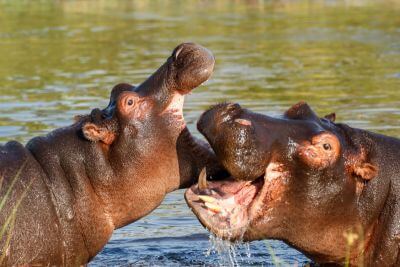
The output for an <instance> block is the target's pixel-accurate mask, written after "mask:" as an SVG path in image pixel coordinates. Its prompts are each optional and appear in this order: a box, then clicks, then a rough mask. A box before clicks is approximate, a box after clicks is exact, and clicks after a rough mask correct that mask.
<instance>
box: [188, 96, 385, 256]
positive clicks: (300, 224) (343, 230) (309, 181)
mask: <svg viewBox="0 0 400 267" xmlns="http://www.w3.org/2000/svg"><path fill="white" fill-rule="evenodd" d="M334 120H335V115H334V114H330V115H327V116H326V117H324V118H319V117H318V116H317V115H316V114H315V113H314V112H313V111H312V110H311V108H310V107H309V106H308V105H307V104H306V103H304V102H300V103H298V104H296V105H294V106H293V107H291V108H290V109H289V110H287V111H286V112H285V113H284V115H283V116H281V117H277V118H274V117H270V116H266V115H262V114H258V113H254V112H251V111H249V110H246V109H243V108H241V106H240V105H238V104H232V103H224V104H219V105H216V106H214V107H212V108H211V109H210V110H208V111H206V112H205V113H204V114H203V115H202V116H201V118H200V120H199V122H198V129H199V131H200V132H201V133H202V134H203V135H204V136H205V137H206V139H207V140H208V141H209V143H210V145H211V147H212V148H213V149H214V151H215V153H216V155H217V158H218V160H219V161H220V162H221V163H222V164H223V166H224V167H225V168H226V169H227V171H228V172H229V173H230V174H231V178H229V179H227V180H224V181H217V182H211V181H207V180H206V178H205V175H204V173H203V175H201V176H200V177H199V183H198V185H194V186H192V187H191V188H190V189H188V190H187V191H186V194H185V198H186V201H187V202H188V205H189V206H190V207H191V208H192V210H193V212H194V213H195V214H196V216H197V217H198V218H199V220H200V221H201V223H202V224H203V225H204V226H205V227H206V228H208V229H209V230H210V231H212V232H213V233H215V234H216V235H217V236H220V237H222V238H226V239H230V240H245V241H246V240H247V241H251V240H258V239H266V238H272V239H280V240H283V241H286V242H287V243H288V244H290V245H292V246H294V247H295V248H298V249H299V250H301V251H302V252H304V253H305V254H306V255H308V256H310V257H312V258H313V259H314V260H317V261H322V262H331V261H335V260H338V259H343V257H344V255H346V253H345V252H346V249H347V245H346V242H347V241H348V240H347V239H346V238H345V237H346V235H347V233H350V232H351V233H353V232H354V231H356V230H357V229H358V227H364V228H367V229H364V230H365V236H364V237H363V240H364V241H361V240H362V238H361V237H359V238H358V240H359V241H360V246H364V245H365V244H367V243H368V242H367V241H368V238H369V236H368V235H369V233H370V232H371V231H370V230H371V229H370V228H372V225H373V221H374V220H376V218H377V216H378V212H377V211H378V210H379V207H381V206H382V205H383V204H384V203H383V202H384V197H382V198H378V197H376V196H374V194H373V193H371V192H369V191H368V190H364V188H365V187H366V184H368V183H369V182H370V181H371V180H374V179H373V178H374V177H375V176H377V175H378V173H379V169H378V167H377V165H376V164H375V163H374V162H375V160H376V158H373V156H372V152H371V148H372V146H371V145H370V143H368V140H366V138H365V131H362V130H357V129H353V128H350V127H348V126H346V125H344V124H336V123H334ZM368 198H370V199H372V198H376V199H378V200H377V201H374V202H370V203H369V205H365V203H366V202H367V199H368ZM361 203H363V204H361ZM363 249H364V247H362V248H361V250H363Z"/></svg>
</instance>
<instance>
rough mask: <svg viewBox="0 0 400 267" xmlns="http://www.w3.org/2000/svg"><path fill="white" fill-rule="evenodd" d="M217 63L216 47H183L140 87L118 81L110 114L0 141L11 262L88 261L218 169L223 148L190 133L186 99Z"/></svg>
mask: <svg viewBox="0 0 400 267" xmlns="http://www.w3.org/2000/svg"><path fill="white" fill-rule="evenodd" d="M213 67H214V57H213V55H212V54H211V52H210V51H208V50H207V49H205V48H203V47H201V46H199V45H196V44H191V43H186V44H181V45H180V46H178V47H177V48H176V49H175V50H174V51H173V53H172V55H171V56H170V57H169V58H168V60H167V61H166V63H165V64H164V65H162V66H161V67H160V68H159V69H158V70H157V71H156V72H155V73H154V74H153V75H152V76H150V77H149V78H148V79H147V80H146V81H145V82H143V83H142V84H140V85H139V86H137V87H134V86H132V85H129V84H119V85H117V86H115V87H114V89H113V90H112V92H111V97H110V103H109V105H108V107H107V108H105V109H104V110H100V109H94V110H93V111H92V112H91V114H90V115H86V116H81V117H79V118H77V122H76V123H75V124H73V125H71V126H69V127H65V128H61V129H57V130H55V131H53V132H51V133H49V134H48V135H47V136H45V137H36V138H33V139H31V140H30V141H29V142H28V144H27V145H26V147H24V146H23V145H21V144H20V143H18V142H14V141H13V142H8V143H7V144H5V145H3V146H0V174H1V175H2V176H3V183H2V187H1V189H0V190H1V191H0V197H1V199H6V200H7V201H6V203H5V206H4V207H2V209H1V213H0V224H1V225H2V226H5V225H7V226H9V228H10V229H12V230H11V231H8V232H7V233H12V234H11V235H10V237H11V239H10V240H9V241H8V240H7V237H8V236H9V235H8V234H3V235H2V240H1V244H0V245H1V246H0V249H1V253H0V254H1V255H3V256H5V257H4V258H2V265H9V266H10V265H22V264H26V263H29V264H39V265H40V264H41V265H43V266H48V265H67V266H76V265H80V264H85V263H87V262H88V261H89V260H90V259H91V258H93V257H94V256H95V255H96V254H97V253H98V252H99V251H100V250H101V249H102V248H103V247H104V245H105V244H106V243H107V241H108V240H109V238H110V237H111V234H112V232H113V230H114V229H116V228H120V227H122V226H125V225H127V224H129V223H131V222H134V221H136V220H138V219H140V218H141V217H143V216H145V215H147V214H148V213H150V212H151V211H152V210H153V209H155V208H156V207H157V206H158V205H159V204H160V203H161V202H162V200H163V198H164V197H165V195H166V194H167V193H168V192H171V191H173V190H175V189H178V188H181V187H186V186H189V185H191V184H193V183H194V182H195V181H194V180H193V178H192V177H197V176H198V174H199V172H200V170H201V169H202V168H203V167H204V166H208V167H210V168H211V169H213V170H214V171H215V172H214V174H216V173H217V172H218V171H219V167H218V166H216V165H213V164H214V163H213V162H216V160H215V156H214V154H213V153H212V152H211V150H210V149H209V148H208V147H207V146H206V145H204V144H203V143H201V142H198V141H197V140H196V139H194V138H193V137H192V136H191V135H190V133H189V131H188V129H187V128H186V126H185V122H184V120H183V117H182V105H183V100H184V95H185V94H187V93H189V92H190V91H191V90H192V89H193V88H195V87H197V86H198V85H200V84H201V83H203V82H204V81H206V80H207V79H208V78H209V77H210V75H211V73H212V71H213ZM210 175H212V174H210ZM7 191H9V193H7ZM18 202H20V203H19V204H18ZM0 205H1V204H0ZM14 208H17V209H16V213H13V210H14ZM13 214H15V216H14V215H13Z"/></svg>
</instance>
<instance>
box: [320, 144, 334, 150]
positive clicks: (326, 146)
mask: <svg viewBox="0 0 400 267" xmlns="http://www.w3.org/2000/svg"><path fill="white" fill-rule="evenodd" d="M322 147H323V148H324V149H325V150H331V149H332V147H331V145H330V144H328V143H325V144H323V145H322Z"/></svg>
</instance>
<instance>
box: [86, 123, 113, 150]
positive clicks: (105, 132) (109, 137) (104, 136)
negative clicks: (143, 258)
mask: <svg viewBox="0 0 400 267" xmlns="http://www.w3.org/2000/svg"><path fill="white" fill-rule="evenodd" d="M82 133H83V135H84V136H85V138H86V139H88V140H90V141H92V142H98V141H101V142H103V143H104V144H106V145H110V144H111V143H112V142H113V141H114V139H115V134H114V133H113V132H112V131H110V130H109V129H107V127H105V126H102V125H101V126H99V125H96V124H94V123H91V122H88V123H85V124H84V125H83V127H82Z"/></svg>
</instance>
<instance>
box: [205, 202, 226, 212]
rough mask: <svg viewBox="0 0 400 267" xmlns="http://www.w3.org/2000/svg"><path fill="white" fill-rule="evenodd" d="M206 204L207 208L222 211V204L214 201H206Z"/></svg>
mask: <svg viewBox="0 0 400 267" xmlns="http://www.w3.org/2000/svg"><path fill="white" fill-rule="evenodd" d="M204 206H206V208H207V209H208V210H210V211H212V212H214V213H220V212H221V210H222V208H221V206H219V205H217V204H212V203H208V202H205V203H204Z"/></svg>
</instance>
